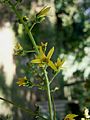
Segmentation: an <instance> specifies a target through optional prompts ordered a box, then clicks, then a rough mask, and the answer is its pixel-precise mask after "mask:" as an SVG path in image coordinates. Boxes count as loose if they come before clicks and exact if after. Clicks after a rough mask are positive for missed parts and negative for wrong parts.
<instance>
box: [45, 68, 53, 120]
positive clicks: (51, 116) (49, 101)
mask: <svg viewBox="0 0 90 120" xmlns="http://www.w3.org/2000/svg"><path fill="white" fill-rule="evenodd" d="M44 74H45V78H46V87H47V96H48V107H49V113H50V120H53V109H52V101H51V93H50V86H49V79H48V75H47V71H46V69H44Z"/></svg>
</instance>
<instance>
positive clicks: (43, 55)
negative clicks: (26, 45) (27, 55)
mask: <svg viewBox="0 0 90 120" xmlns="http://www.w3.org/2000/svg"><path fill="white" fill-rule="evenodd" d="M40 56H41V58H45V57H46V56H45V54H44V52H43V50H42V46H40Z"/></svg>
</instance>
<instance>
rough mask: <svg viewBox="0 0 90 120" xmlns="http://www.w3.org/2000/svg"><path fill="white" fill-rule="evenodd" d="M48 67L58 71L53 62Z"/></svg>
mask: <svg viewBox="0 0 90 120" xmlns="http://www.w3.org/2000/svg"><path fill="white" fill-rule="evenodd" d="M48 66H50V67H51V68H52V69H53V70H54V71H57V68H56V66H55V65H54V63H53V62H52V61H51V60H49V62H48Z"/></svg>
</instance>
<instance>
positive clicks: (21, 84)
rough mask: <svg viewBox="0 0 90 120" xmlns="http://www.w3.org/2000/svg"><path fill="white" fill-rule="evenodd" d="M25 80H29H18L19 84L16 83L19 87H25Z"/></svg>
mask: <svg viewBox="0 0 90 120" xmlns="http://www.w3.org/2000/svg"><path fill="white" fill-rule="evenodd" d="M25 80H27V78H26V77H23V78H18V82H16V83H17V84H18V85H19V86H23V85H25Z"/></svg>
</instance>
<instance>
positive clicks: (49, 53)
mask: <svg viewBox="0 0 90 120" xmlns="http://www.w3.org/2000/svg"><path fill="white" fill-rule="evenodd" d="M53 52H54V47H52V48H51V49H50V51H49V52H48V55H47V58H48V59H50V58H51V57H52V54H53Z"/></svg>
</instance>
